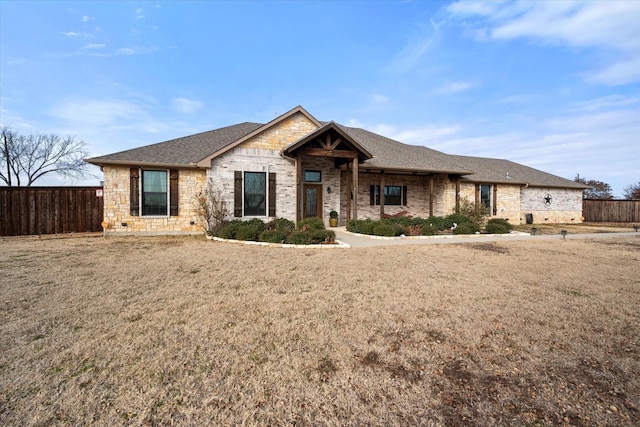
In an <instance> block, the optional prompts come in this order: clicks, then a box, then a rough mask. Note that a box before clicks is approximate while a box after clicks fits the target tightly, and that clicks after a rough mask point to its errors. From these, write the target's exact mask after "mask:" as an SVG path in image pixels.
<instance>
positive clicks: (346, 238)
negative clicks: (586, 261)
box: [332, 227, 640, 248]
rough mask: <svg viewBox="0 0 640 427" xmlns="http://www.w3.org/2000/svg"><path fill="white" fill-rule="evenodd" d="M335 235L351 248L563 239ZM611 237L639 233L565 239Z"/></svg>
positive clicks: (547, 236)
mask: <svg viewBox="0 0 640 427" xmlns="http://www.w3.org/2000/svg"><path fill="white" fill-rule="evenodd" d="M332 230H333V231H335V233H336V239H338V240H340V241H341V242H344V243H347V244H348V245H350V246H351V247H352V248H367V247H375V246H394V245H434V244H451V243H478V242H501V241H504V242H507V241H514V240H562V239H563V237H562V236H561V235H560V234H558V235H553V234H543V235H538V236H532V235H530V234H526V233H522V234H480V235H476V234H470V235H458V236H453V235H451V236H410V237H385V238H380V237H377V236H367V235H364V234H354V233H351V232H349V231H346V228H345V227H335V228H332ZM612 237H637V238H638V239H640V233H635V232H623V233H588V234H567V236H566V239H600V238H612Z"/></svg>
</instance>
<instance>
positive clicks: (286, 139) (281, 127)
mask: <svg viewBox="0 0 640 427" xmlns="http://www.w3.org/2000/svg"><path fill="white" fill-rule="evenodd" d="M317 128H318V127H317V126H316V125H315V124H313V122H311V120H309V119H308V118H307V117H306V116H305V115H304V114H302V113H296V114H294V115H292V116H291V117H288V118H286V119H285V120H283V121H282V122H280V123H278V124H277V125H276V126H273V127H271V128H269V129H267V130H265V131H264V132H262V133H260V134H258V135H256V136H254V137H253V138H251V139H250V140H248V141H245V142H243V143H242V144H241V147H242V148H245V149H258V150H278V151H279V150H282V149H283V148H285V147H286V146H287V145H289V144H291V143H292V142H295V141H297V140H298V139H300V138H302V137H303V136H305V135H308V134H310V133H311V132H313V131H314V130H316V129H317Z"/></svg>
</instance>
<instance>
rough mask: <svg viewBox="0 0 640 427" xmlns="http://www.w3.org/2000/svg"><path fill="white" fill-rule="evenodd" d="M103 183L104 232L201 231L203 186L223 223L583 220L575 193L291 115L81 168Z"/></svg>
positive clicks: (505, 164) (519, 170)
mask: <svg viewBox="0 0 640 427" xmlns="http://www.w3.org/2000/svg"><path fill="white" fill-rule="evenodd" d="M86 161H87V162H89V163H93V164H95V165H98V166H100V167H101V169H102V171H103V172H104V190H103V197H104V219H105V222H106V223H107V224H108V227H107V229H106V231H107V232H108V233H149V234H153V233H158V234H171V233H190V232H198V231H199V230H200V228H199V226H198V219H197V218H196V216H195V208H194V198H195V197H196V195H197V194H199V193H201V192H202V191H203V190H204V189H205V188H206V186H207V185H208V183H209V182H211V183H212V185H213V186H214V187H215V188H217V189H218V191H221V194H222V195H223V197H224V199H225V200H226V203H227V206H228V207H229V209H228V210H229V219H233V218H239V219H250V218H260V219H263V220H265V221H267V220H270V219H272V218H288V219H290V220H293V221H299V220H302V219H304V218H307V217H313V216H316V217H319V218H322V219H323V220H324V221H325V222H326V223H328V219H329V212H330V211H332V210H335V211H337V212H338V214H339V218H340V223H341V224H342V225H344V224H345V223H346V221H348V220H349V219H351V218H359V219H363V218H372V219H378V218H381V217H384V216H390V215H411V216H419V217H428V216H432V215H435V216H445V215H448V214H450V213H452V212H455V211H456V209H457V207H458V206H459V204H460V202H461V200H462V199H465V198H466V199H467V200H469V201H471V202H474V201H475V202H481V203H484V204H485V205H486V206H487V207H488V208H489V210H490V213H491V215H492V216H493V217H497V218H504V219H507V220H508V221H509V222H510V223H513V224H520V223H525V222H533V223H543V222H554V223H569V222H580V221H581V218H582V190H583V189H584V188H586V187H585V186H584V185H582V184H580V183H577V182H574V181H571V180H568V179H564V178H561V177H558V176H555V175H551V174H548V173H545V172H542V171H540V170H537V169H533V168H530V167H527V166H524V165H521V164H518V163H514V162H511V161H508V160H501V159H490V158H481V157H468V156H456V155H449V154H445V153H442V152H439V151H436V150H432V149H430V148H427V147H423V146H415V145H407V144H403V143H401V142H398V141H395V140H392V139H390V138H386V137H384V136H382V135H378V134H375V133H373V132H369V131H367V130H365V129H359V128H354V127H349V126H343V125H340V124H338V123H335V122H333V121H331V122H321V121H318V120H317V119H316V118H315V117H313V116H312V115H311V114H309V112H307V111H306V110H305V109H304V108H302V107H300V106H298V107H296V108H294V109H292V110H291V111H289V112H287V113H285V114H283V115H281V116H279V117H277V118H276V119H274V120H272V121H271V122H269V123H267V124H259V123H249V122H245V123H240V124H236V125H232V126H228V127H224V128H220V129H215V130H212V131H208V132H203V133H199V134H196V135H191V136H185V137H183V138H178V139H173V140H170V141H165V142H160V143H157V144H152V145H147V146H143V147H140V148H134V149H131V150H127V151H122V152H119V153H114V154H108V155H105V156H100V157H93V158H90V159H87V160H86Z"/></svg>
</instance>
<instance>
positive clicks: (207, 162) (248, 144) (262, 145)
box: [197, 106, 321, 168]
mask: <svg viewBox="0 0 640 427" xmlns="http://www.w3.org/2000/svg"><path fill="white" fill-rule="evenodd" d="M320 126H321V123H320V122H319V121H318V120H316V118H315V117H313V116H312V115H311V114H309V112H308V111H307V110H305V109H304V108H302V107H301V106H298V107H296V108H294V109H292V110H291V111H288V112H286V113H285V114H283V115H281V116H279V117H277V118H275V119H274V120H272V121H270V122H269V123H267V124H265V125H263V126H260V127H259V128H258V129H256V130H255V131H253V132H251V133H249V134H247V135H245V136H244V137H242V138H240V139H238V140H237V141H235V142H234V143H232V144H229V145H227V146H225V147H224V148H223V149H221V150H218V151H216V152H214V153H212V154H211V155H209V156H207V157H205V158H204V159H202V160H200V161H199V162H198V164H197V166H198V167H204V168H208V167H210V166H211V160H213V159H215V158H217V157H219V156H221V155H223V154H225V153H227V152H229V151H231V150H233V149H235V148H237V147H241V148H245V149H263V150H264V149H266V150H276V151H280V150H282V149H284V148H285V147H286V146H287V145H289V144H290V143H292V142H294V141H297V140H298V139H300V138H301V137H303V136H304V135H307V134H308V133H310V132H313V131H314V130H315V129H317V128H319V127H320Z"/></svg>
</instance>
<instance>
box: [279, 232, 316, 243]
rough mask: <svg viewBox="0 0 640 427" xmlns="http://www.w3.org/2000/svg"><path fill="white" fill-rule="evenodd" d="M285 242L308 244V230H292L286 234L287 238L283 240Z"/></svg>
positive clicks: (309, 240)
mask: <svg viewBox="0 0 640 427" xmlns="http://www.w3.org/2000/svg"><path fill="white" fill-rule="evenodd" d="M285 243H289V244H292V245H310V244H311V234H310V233H309V232H306V231H300V230H295V231H292V232H291V233H290V234H289V236H287V240H285Z"/></svg>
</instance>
